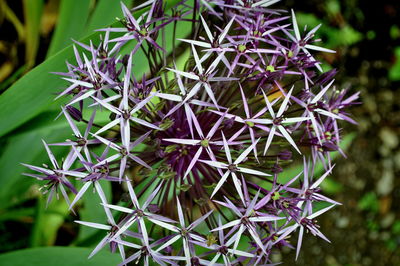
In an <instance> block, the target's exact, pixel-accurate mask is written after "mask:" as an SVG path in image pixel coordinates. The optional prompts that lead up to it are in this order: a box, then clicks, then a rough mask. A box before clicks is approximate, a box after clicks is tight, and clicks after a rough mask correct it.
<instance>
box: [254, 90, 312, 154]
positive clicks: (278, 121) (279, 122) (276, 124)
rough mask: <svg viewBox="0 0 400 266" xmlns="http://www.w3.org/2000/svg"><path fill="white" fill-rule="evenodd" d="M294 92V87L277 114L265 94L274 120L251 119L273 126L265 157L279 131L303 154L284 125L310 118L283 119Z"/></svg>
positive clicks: (266, 145) (265, 149)
mask: <svg viewBox="0 0 400 266" xmlns="http://www.w3.org/2000/svg"><path fill="white" fill-rule="evenodd" d="M292 91H293V87H292V88H291V89H290V91H289V92H288V93H287V95H286V96H285V99H284V100H283V102H282V104H281V106H280V107H279V110H278V112H277V113H276V114H275V111H274V109H273V108H272V105H271V103H270V102H269V100H268V97H267V96H266V95H265V93H264V92H263V94H264V99H265V103H266V104H267V108H268V111H269V113H270V115H271V118H272V119H264V118H261V119H250V121H251V122H254V123H259V124H264V125H271V130H270V132H269V135H268V139H267V143H266V144H265V148H264V155H265V154H266V153H267V150H268V148H269V146H270V145H271V142H272V139H273V137H274V136H275V135H276V131H277V129H278V130H279V131H280V132H281V134H282V135H283V136H284V137H285V139H286V140H287V141H288V142H289V143H290V144H291V145H292V146H293V147H294V148H295V149H296V151H298V152H299V153H300V154H301V152H300V150H299V148H297V145H296V143H295V142H294V140H293V138H292V137H291V136H290V134H289V132H288V131H287V130H286V128H285V127H284V125H286V124H293V123H298V122H302V121H306V120H309V119H310V118H308V117H294V118H284V117H283V113H284V112H285V110H286V107H287V105H288V103H289V99H290V96H291V94H292Z"/></svg>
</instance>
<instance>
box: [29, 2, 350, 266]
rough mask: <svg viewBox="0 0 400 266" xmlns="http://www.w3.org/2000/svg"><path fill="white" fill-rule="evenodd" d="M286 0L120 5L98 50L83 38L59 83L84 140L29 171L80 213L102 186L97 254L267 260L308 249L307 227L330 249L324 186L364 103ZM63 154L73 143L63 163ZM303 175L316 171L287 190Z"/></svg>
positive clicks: (179, 260)
mask: <svg viewBox="0 0 400 266" xmlns="http://www.w3.org/2000/svg"><path fill="white" fill-rule="evenodd" d="M277 2H279V1H278V0H200V1H197V0H196V1H188V0H182V1H180V2H178V3H177V4H176V5H174V6H172V7H171V3H170V2H169V1H162V0H149V1H145V2H144V3H143V4H141V5H139V6H136V7H134V8H133V9H129V8H128V7H127V6H125V5H124V4H121V8H122V16H123V17H122V18H120V19H119V22H120V24H119V25H118V26H117V27H109V28H103V29H100V30H99V31H101V32H102V34H104V36H103V37H102V38H101V42H100V43H99V44H94V43H92V42H90V43H89V44H83V43H80V42H76V47H74V53H75V58H76V63H70V62H68V63H67V69H68V71H67V72H65V73H56V74H58V75H61V76H62V78H63V79H64V80H66V81H67V82H69V85H68V86H67V88H65V89H64V90H62V91H60V92H59V95H58V98H64V99H65V106H63V107H62V112H61V115H62V116H64V117H65V119H66V120H67V122H68V124H69V126H70V128H71V134H72V135H73V137H72V138H71V139H68V140H65V141H64V140H60V142H59V143H53V144H47V143H46V142H44V141H43V143H44V145H45V149H46V150H47V153H48V156H49V159H50V163H51V167H49V166H47V165H45V167H38V166H32V165H28V164H24V165H25V166H26V167H28V168H29V169H30V170H32V171H34V172H36V173H28V174H26V175H28V176H32V177H35V178H37V179H38V180H41V181H46V182H47V184H46V185H45V186H44V188H45V192H46V191H49V198H48V201H51V200H52V198H53V197H54V196H53V195H57V194H58V192H59V191H61V193H62V195H63V196H64V198H65V200H66V201H67V202H68V204H69V206H70V210H71V211H74V209H75V210H77V209H76V206H79V205H80V200H81V199H82V198H84V197H85V196H86V195H87V193H90V191H91V190H90V189H89V187H91V186H92V187H93V188H94V189H93V190H92V191H94V192H95V193H97V194H98V195H99V198H100V200H101V204H100V205H99V206H98V208H100V209H102V210H104V213H105V220H104V223H94V222H92V221H77V223H79V224H81V225H84V226H89V227H92V228H95V229H98V230H103V231H106V233H105V236H104V238H103V239H102V240H101V241H100V242H99V243H98V245H97V246H96V248H95V249H94V250H93V252H92V254H91V255H90V256H93V255H95V254H96V253H97V252H98V251H99V250H100V249H102V248H103V247H105V246H110V247H111V250H112V251H113V252H119V253H120V254H121V258H122V262H121V265H126V264H128V263H130V262H134V263H140V264H141V265H150V264H151V263H156V264H158V265H168V264H172V265H182V264H186V265H236V264H245V265H258V264H263V265H264V264H269V263H272V261H271V258H270V254H272V253H273V252H275V251H276V250H278V249H280V248H281V247H282V246H287V247H290V248H294V246H296V245H295V244H294V243H291V241H290V239H289V237H290V236H291V235H293V234H294V233H297V232H298V242H297V246H296V247H297V248H296V250H297V251H296V257H297V256H298V255H299V252H300V247H301V244H302V241H303V239H304V232H311V234H313V235H315V236H318V237H320V238H323V239H324V240H328V239H327V238H326V237H325V236H324V235H323V233H322V232H323V230H324V229H323V228H319V226H318V225H317V221H316V219H317V218H318V216H319V215H322V214H323V213H324V212H326V211H328V210H329V209H331V208H333V207H334V206H336V205H339V203H338V202H336V201H335V200H333V199H330V198H328V197H326V196H324V195H323V191H322V190H321V189H320V184H321V183H322V182H323V181H324V179H325V178H326V177H327V176H328V175H329V174H331V172H332V171H333V170H334V167H333V165H332V163H331V161H330V152H332V151H335V150H339V151H341V150H340V148H339V145H340V142H341V139H342V136H341V133H342V132H341V129H340V126H341V124H342V123H344V122H350V123H355V121H354V120H353V119H352V118H351V117H350V115H349V113H348V107H349V106H351V105H352V104H355V103H356V100H357V98H358V93H356V94H353V95H352V96H350V97H348V98H346V96H345V94H346V92H347V90H343V91H340V90H338V89H337V88H336V87H335V84H334V74H335V73H336V72H335V71H329V72H326V73H323V72H322V68H321V62H319V61H318V60H317V58H318V56H317V54H318V53H320V52H334V51H332V50H330V49H326V48H322V46H320V44H317V41H318V40H316V39H315V33H316V31H317V30H318V28H319V27H320V26H318V27H316V28H314V29H311V30H310V31H308V32H304V33H303V32H301V31H300V29H299V26H298V24H297V18H296V15H295V13H294V11H293V10H292V11H291V12H290V13H288V12H286V11H284V10H278V9H273V5H274V4H276V3H277ZM168 8H171V9H168ZM138 10H140V11H141V13H140V14H141V15H140V16H137V15H136V11H138ZM288 14H289V15H288ZM183 29H184V30H183ZM181 31H182V32H186V33H185V34H184V36H180V35H181V33H182V32H181ZM188 54H189V59H187V60H186V59H185V58H186V56H187V55H188ZM138 55H141V56H142V57H144V58H146V59H147V62H146V64H145V65H141V63H139V61H137V59H136V58H137V56H138ZM182 61H185V62H184V63H182ZM138 73H140V74H138ZM143 73H144V74H143ZM100 114H102V115H101V117H103V119H102V120H101V119H100V120H99V119H98V118H99V117H100ZM104 114H106V115H107V116H106V117H108V120H107V121H104ZM86 117H88V120H86V119H85V118H86ZM81 125H84V127H83V130H82V127H81ZM58 146H67V147H69V148H70V151H69V153H68V155H67V157H66V159H65V160H64V161H63V163H62V164H59V162H60V160H57V159H56V158H55V157H54V155H53V153H52V151H51V150H50V147H51V148H52V149H53V148H54V149H55V148H57V147H58ZM319 162H323V163H324V166H325V173H323V174H322V175H321V176H317V177H315V178H314V169H315V166H316V164H317V163H319ZM294 165H300V166H302V169H303V170H302V171H301V170H299V173H298V174H297V175H295V176H292V177H291V179H290V181H288V182H284V181H282V179H281V176H282V175H283V174H286V173H287V169H288V168H289V167H291V166H294ZM286 176H287V174H286ZM73 179H76V182H71V181H72V180H73ZM102 182H112V184H113V188H114V189H113V190H114V191H118V192H119V193H118V195H116V196H115V197H113V198H112V199H111V198H107V197H106V196H105V193H104V191H103V189H102V186H101V184H102ZM73 184H74V185H73ZM75 186H76V187H75ZM66 188H67V189H66ZM67 191H71V192H72V193H73V194H74V199H73V200H72V203H70V202H69V195H68V192H67ZM119 195H125V196H127V197H125V198H129V200H128V202H127V200H126V199H124V197H123V196H122V197H121V196H119ZM321 202H323V203H325V204H328V205H329V206H328V207H326V208H323V209H318V207H317V205H316V204H315V203H321ZM114 212H115V215H113V213H114ZM200 250H202V251H200ZM204 250H208V251H207V252H204Z"/></svg>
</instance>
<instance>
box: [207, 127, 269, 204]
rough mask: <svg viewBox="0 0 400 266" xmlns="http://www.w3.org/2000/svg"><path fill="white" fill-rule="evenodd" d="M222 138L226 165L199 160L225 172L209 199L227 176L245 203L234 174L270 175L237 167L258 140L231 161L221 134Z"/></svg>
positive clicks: (229, 152) (227, 147) (228, 150)
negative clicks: (230, 178)
mask: <svg viewBox="0 0 400 266" xmlns="http://www.w3.org/2000/svg"><path fill="white" fill-rule="evenodd" d="M222 138H223V143H224V150H225V155H226V159H227V160H228V163H227V164H226V163H221V162H218V161H211V160H200V161H201V162H203V163H206V164H208V165H210V166H213V167H216V168H220V169H224V170H226V172H225V173H224V174H223V175H222V177H221V179H220V180H219V182H218V184H217V186H216V187H215V189H214V191H213V193H212V194H211V197H210V198H212V197H213V196H214V195H215V193H217V192H218V190H219V189H220V188H221V187H222V185H223V184H224V183H225V182H226V179H227V178H228V177H229V176H231V177H232V181H233V184H234V185H235V188H236V191H237V192H238V194H239V197H240V199H241V200H242V202H243V203H245V200H244V197H243V191H242V187H241V184H240V181H239V179H238V176H237V175H236V173H237V172H240V173H245V174H251V175H260V176H270V174H266V173H263V172H261V171H258V170H253V169H249V168H245V167H241V166H239V164H240V163H242V162H243V161H244V160H245V159H246V158H247V155H249V153H250V152H251V151H252V150H253V149H254V146H255V145H257V143H258V141H259V140H260V139H258V140H257V141H255V142H254V143H253V144H252V145H250V146H249V147H248V148H247V149H246V150H244V151H243V152H242V153H241V154H240V156H239V157H238V158H237V159H236V160H235V161H233V160H232V156H231V151H230V149H229V146H228V142H227V141H226V139H225V136H224V134H223V133H222Z"/></svg>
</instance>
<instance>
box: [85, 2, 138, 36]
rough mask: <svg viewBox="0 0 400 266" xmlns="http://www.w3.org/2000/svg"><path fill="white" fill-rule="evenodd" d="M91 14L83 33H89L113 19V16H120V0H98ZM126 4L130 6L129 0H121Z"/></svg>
mask: <svg viewBox="0 0 400 266" xmlns="http://www.w3.org/2000/svg"><path fill="white" fill-rule="evenodd" d="M97 2H98V3H97V4H96V8H95V10H94V11H93V14H92V15H91V16H90V19H89V22H88V24H87V26H86V29H85V33H86V34H85V35H87V34H90V33H91V32H93V31H94V30H96V29H100V28H101V27H104V25H108V24H111V23H113V22H114V21H115V17H119V16H121V5H120V1H115V0H98V1H97ZM121 2H123V3H124V4H125V5H126V6H128V7H129V6H131V4H132V1H131V0H123V1H121Z"/></svg>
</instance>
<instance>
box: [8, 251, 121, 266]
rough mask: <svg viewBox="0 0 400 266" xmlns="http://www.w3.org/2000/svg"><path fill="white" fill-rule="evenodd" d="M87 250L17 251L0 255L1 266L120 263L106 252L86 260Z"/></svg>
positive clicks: (103, 264)
mask: <svg viewBox="0 0 400 266" xmlns="http://www.w3.org/2000/svg"><path fill="white" fill-rule="evenodd" d="M90 252H91V249H89V248H77V247H44V248H32V249H23V250H17V251H13V252H9V253H5V254H1V255H0V264H1V265H10V266H11V265H12V266H26V265H29V266H54V265H57V266H71V265H73V266H90V265H93V266H94V265H95V266H110V265H117V264H118V263H120V262H121V258H120V257H119V255H118V254H112V253H110V252H107V251H106V250H104V251H101V252H99V253H98V254H96V255H95V256H94V257H93V258H91V259H88V258H87V257H88V256H89V254H90Z"/></svg>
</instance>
